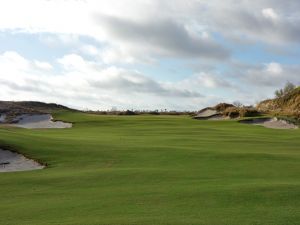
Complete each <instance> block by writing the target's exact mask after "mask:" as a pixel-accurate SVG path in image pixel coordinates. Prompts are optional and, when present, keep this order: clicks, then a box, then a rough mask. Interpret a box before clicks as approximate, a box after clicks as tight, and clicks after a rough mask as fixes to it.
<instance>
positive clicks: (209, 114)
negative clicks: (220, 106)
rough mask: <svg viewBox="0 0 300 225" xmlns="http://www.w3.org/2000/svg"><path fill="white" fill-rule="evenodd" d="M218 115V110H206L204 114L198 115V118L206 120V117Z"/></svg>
mask: <svg viewBox="0 0 300 225" xmlns="http://www.w3.org/2000/svg"><path fill="white" fill-rule="evenodd" d="M216 114H218V112H217V110H214V109H205V110H203V111H202V112H200V113H198V114H197V116H196V117H199V118H201V117H203V118H205V117H210V116H214V115H216Z"/></svg>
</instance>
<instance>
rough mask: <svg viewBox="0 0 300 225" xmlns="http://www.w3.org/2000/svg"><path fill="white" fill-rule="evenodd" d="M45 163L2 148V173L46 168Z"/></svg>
mask: <svg viewBox="0 0 300 225" xmlns="http://www.w3.org/2000/svg"><path fill="white" fill-rule="evenodd" d="M45 167H46V165H43V164H41V163H39V162H37V161H35V160H33V159H30V158H27V157H25V156H24V155H23V154H20V153H18V152H15V151H11V150H5V149H2V148H0V173H4V172H17V171H32V170H40V169H44V168H45Z"/></svg>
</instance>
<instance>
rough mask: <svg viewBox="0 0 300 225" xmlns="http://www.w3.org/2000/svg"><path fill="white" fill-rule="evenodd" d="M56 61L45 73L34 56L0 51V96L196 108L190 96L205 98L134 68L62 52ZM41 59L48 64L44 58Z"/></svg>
mask: <svg viewBox="0 0 300 225" xmlns="http://www.w3.org/2000/svg"><path fill="white" fill-rule="evenodd" d="M57 61H58V62H59V63H60V64H61V65H62V66H63V67H64V70H62V71H61V72H56V73H55V72H52V73H51V74H49V72H48V73H47V75H46V74H45V73H44V72H43V71H41V70H36V61H31V60H28V59H25V58H24V57H22V56H21V55H19V54H18V53H16V52H5V53H3V54H2V55H0V89H1V93H2V97H3V98H5V99H7V100H9V99H10V100H29V99H30V100H40V101H54V102H58V103H61V104H67V105H68V104H69V105H73V106H76V107H78V108H84V107H89V108H93V109H109V108H111V107H112V106H118V107H119V108H122V109H127V108H135V109H147V108H148V109H155V108H171V109H197V108H198V107H199V105H193V106H191V104H190V101H193V102H195V101H196V102H198V103H199V104H200V102H204V101H205V100H207V99H205V97H204V96H203V95H202V94H200V93H199V91H197V90H192V89H191V90H189V89H188V87H187V88H182V87H181V86H180V84H176V83H174V84H173V85H169V84H168V83H165V82H157V81H155V80H153V79H151V78H149V77H147V76H145V75H143V74H141V73H139V72H137V71H132V70H127V69H122V68H118V67H102V65H101V64H97V63H96V62H94V61H87V60H85V59H84V58H82V57H81V56H80V55H76V54H70V55H65V56H64V57H62V58H60V59H58V60H57ZM16 63H20V65H18V64H16ZM39 64H41V62H39ZM42 65H43V66H42V67H46V66H45V65H47V67H48V66H49V65H48V64H47V63H46V62H43V63H42ZM50 72H51V71H50ZM7 74H9V76H7ZM178 99H180V101H178Z"/></svg>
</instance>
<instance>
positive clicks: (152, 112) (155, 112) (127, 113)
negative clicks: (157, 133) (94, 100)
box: [84, 110, 197, 116]
mask: <svg viewBox="0 0 300 225" xmlns="http://www.w3.org/2000/svg"><path fill="white" fill-rule="evenodd" d="M84 112H86V113H91V114H97V115H125V116H134V115H188V116H195V115H196V113H197V112H196V111H183V112H180V111H167V110H161V111H159V110H149V111H148V110H123V111H122V110H107V111H101V110H98V111H92V110H86V111H84Z"/></svg>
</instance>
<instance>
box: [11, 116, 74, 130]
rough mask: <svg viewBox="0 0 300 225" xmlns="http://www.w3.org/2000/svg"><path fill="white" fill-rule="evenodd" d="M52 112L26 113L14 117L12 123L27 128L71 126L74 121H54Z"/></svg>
mask: <svg viewBox="0 0 300 225" xmlns="http://www.w3.org/2000/svg"><path fill="white" fill-rule="evenodd" d="M52 119H53V118H52V116H51V115H50V114H35V115H29V114H24V115H21V116H18V117H16V118H15V119H14V123H12V124H10V125H11V126H15V127H23V128H27V129H37V128H71V127H72V123H65V122H62V121H52Z"/></svg>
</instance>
